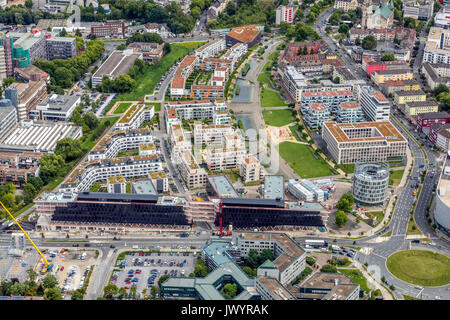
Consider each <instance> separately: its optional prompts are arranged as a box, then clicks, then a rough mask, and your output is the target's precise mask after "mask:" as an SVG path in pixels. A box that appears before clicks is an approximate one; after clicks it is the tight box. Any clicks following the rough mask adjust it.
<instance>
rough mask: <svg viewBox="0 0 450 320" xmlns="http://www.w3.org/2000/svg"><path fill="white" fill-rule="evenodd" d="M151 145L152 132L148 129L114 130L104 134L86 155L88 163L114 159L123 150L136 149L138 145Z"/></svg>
mask: <svg viewBox="0 0 450 320" xmlns="http://www.w3.org/2000/svg"><path fill="white" fill-rule="evenodd" d="M151 143H153V135H152V131H151V130H150V129H148V128H143V129H136V130H134V129H132V130H116V131H113V132H111V133H108V134H106V135H105V136H103V138H102V139H101V140H100V141H99V142H98V143H97V144H96V145H95V146H94V148H92V150H91V151H90V152H89V154H88V161H92V160H100V159H108V158H114V157H115V156H117V154H118V153H119V152H121V151H124V150H132V149H138V148H139V147H140V145H142V144H144V145H146V144H151Z"/></svg>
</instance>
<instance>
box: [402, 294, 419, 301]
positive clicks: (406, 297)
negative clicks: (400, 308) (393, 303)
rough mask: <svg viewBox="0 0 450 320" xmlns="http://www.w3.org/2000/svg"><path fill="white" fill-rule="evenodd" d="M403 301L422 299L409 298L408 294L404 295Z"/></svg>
mask: <svg viewBox="0 0 450 320" xmlns="http://www.w3.org/2000/svg"><path fill="white" fill-rule="evenodd" d="M403 299H405V300H422V299H420V298H416V297H411V296H407V295H406V294H404V295H403Z"/></svg>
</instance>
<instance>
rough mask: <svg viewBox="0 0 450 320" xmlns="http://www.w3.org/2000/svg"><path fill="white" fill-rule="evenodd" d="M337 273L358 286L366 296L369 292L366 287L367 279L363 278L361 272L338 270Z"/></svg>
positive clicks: (356, 270)
mask: <svg viewBox="0 0 450 320" xmlns="http://www.w3.org/2000/svg"><path fill="white" fill-rule="evenodd" d="M338 271H339V272H340V273H343V274H345V275H346V276H348V277H350V279H352V281H353V282H355V283H357V284H359V286H360V288H361V289H362V290H364V292H365V293H366V294H367V293H369V292H370V289H369V287H368V285H367V279H366V278H364V276H363V275H362V273H361V271H359V270H358V269H338Z"/></svg>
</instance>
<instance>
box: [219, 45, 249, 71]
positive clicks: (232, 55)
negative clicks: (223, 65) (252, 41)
mask: <svg viewBox="0 0 450 320" xmlns="http://www.w3.org/2000/svg"><path fill="white" fill-rule="evenodd" d="M247 52H248V46H247V44H246V43H236V44H235V45H233V46H232V47H231V48H229V49H228V50H227V52H225V54H224V55H223V58H224V59H227V60H231V61H233V63H232V65H233V68H232V69H234V66H235V65H236V63H237V62H238V61H239V60H240V59H241V58H242V57H243V56H244V55H245V54H246V53H247Z"/></svg>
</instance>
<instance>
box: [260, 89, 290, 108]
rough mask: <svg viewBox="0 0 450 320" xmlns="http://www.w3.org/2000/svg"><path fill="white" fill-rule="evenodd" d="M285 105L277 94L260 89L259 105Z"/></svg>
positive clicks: (264, 106)
mask: <svg viewBox="0 0 450 320" xmlns="http://www.w3.org/2000/svg"><path fill="white" fill-rule="evenodd" d="M282 106H287V104H286V103H285V102H284V101H283V100H282V99H280V97H279V96H278V94H277V93H276V92H274V91H271V90H267V89H264V90H261V107H263V108H266V107H282Z"/></svg>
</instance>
